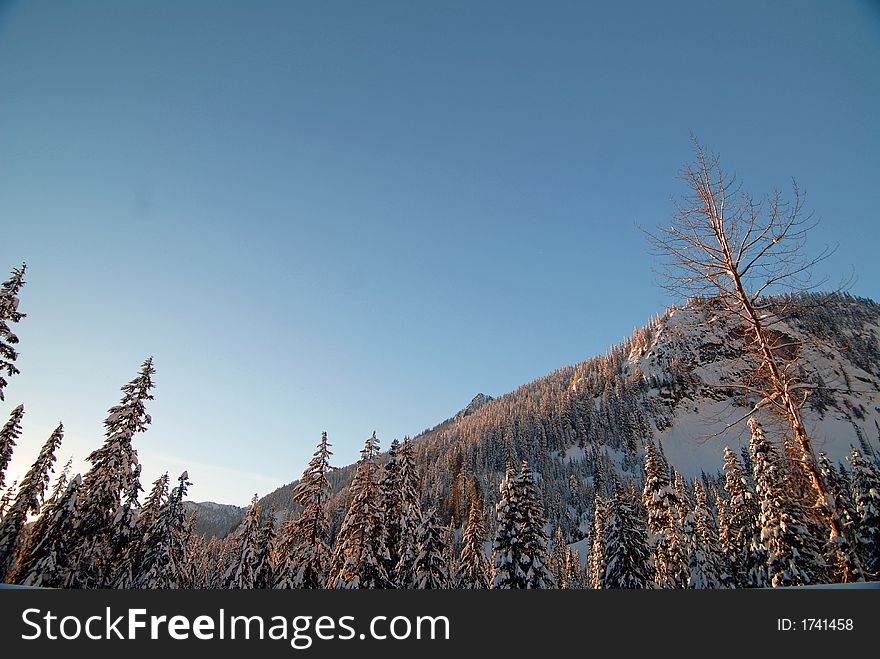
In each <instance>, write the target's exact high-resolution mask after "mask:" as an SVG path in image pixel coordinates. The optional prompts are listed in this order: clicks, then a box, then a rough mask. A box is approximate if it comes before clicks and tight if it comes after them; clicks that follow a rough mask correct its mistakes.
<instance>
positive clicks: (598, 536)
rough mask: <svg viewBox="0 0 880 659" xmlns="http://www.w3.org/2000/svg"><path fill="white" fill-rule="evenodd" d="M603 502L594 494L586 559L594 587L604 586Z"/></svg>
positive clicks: (597, 588) (604, 520) (600, 587)
mask: <svg viewBox="0 0 880 659" xmlns="http://www.w3.org/2000/svg"><path fill="white" fill-rule="evenodd" d="M605 507H606V506H605V502H604V501H602V497H601V496H599V495H598V494H597V495H596V500H595V504H594V505H593V532H592V533H591V534H590V556H589V561H588V569H589V580H590V585H591V586H592V587H593V588H594V589H596V590H599V589H602V588H604V587H605V522H606V519H605Z"/></svg>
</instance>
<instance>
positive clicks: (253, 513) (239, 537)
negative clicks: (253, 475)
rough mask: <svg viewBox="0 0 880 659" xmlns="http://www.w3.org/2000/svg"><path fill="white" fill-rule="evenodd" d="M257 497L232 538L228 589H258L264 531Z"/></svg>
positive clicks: (227, 573) (225, 577)
mask: <svg viewBox="0 0 880 659" xmlns="http://www.w3.org/2000/svg"><path fill="white" fill-rule="evenodd" d="M260 517H261V511H260V504H259V499H258V498H257V495H256V494H254V498H253V499H252V500H251V505H250V507H249V508H248V509H247V512H246V513H245V515H244V519H243V520H242V522H241V524H239V526H238V529H236V532H235V535H234V536H233V537H232V541H231V545H230V551H229V554H230V555H229V564H228V566H227V568H226V574H225V575H224V579H223V580H224V584H225V586H226V588H256V583H257V571H258V560H259V557H260V553H261V548H260V545H261V543H262V536H263V534H262V529H261V524H260Z"/></svg>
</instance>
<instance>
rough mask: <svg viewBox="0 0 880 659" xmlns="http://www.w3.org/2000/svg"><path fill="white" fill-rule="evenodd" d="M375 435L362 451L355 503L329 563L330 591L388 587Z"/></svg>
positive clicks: (353, 488)
mask: <svg viewBox="0 0 880 659" xmlns="http://www.w3.org/2000/svg"><path fill="white" fill-rule="evenodd" d="M378 452H379V440H378V439H376V433H375V432H374V433H373V435H372V436H371V437H370V438H369V439H368V440H367V442H366V444H365V445H364V448H363V450H362V451H361V459H360V460H359V461H358V464H357V470H356V472H355V476H354V479H353V480H352V482H351V495H352V501H351V505H350V506H349V508H348V512H347V513H346V515H345V519H343V521H342V527H341V528H340V530H339V536H338V537H337V539H336V547H335V549H334V551H333V558H332V560H331V562H330V575H329V578H328V581H327V584H328V587H329V588H342V589H353V588H387V587H389V586H390V585H391V580H390V579H389V577H388V573H387V571H386V569H385V566H386V565H387V564H388V560H389V555H388V549H387V547H386V546H385V535H384V532H383V529H382V520H381V507H380V506H381V502H380V498H379V484H378V480H377V473H376V472H377V471H378V466H377V465H376V455H377V454H378Z"/></svg>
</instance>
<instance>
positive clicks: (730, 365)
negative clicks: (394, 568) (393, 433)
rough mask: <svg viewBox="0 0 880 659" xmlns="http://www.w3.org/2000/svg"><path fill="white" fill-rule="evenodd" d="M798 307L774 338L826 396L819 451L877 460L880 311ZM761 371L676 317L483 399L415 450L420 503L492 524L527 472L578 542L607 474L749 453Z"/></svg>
mask: <svg viewBox="0 0 880 659" xmlns="http://www.w3.org/2000/svg"><path fill="white" fill-rule="evenodd" d="M778 302H779V304H780V305H782V304H783V303H785V302H786V300H783V299H780V300H779V301H778ZM798 302H800V306H801V308H800V309H799V311H798V313H797V314H795V315H793V316H790V317H788V316H787V317H786V318H787V319H786V321H785V322H783V323H780V324H778V325H776V326H775V327H774V329H775V331H776V332H778V334H777V335H776V336H777V337H778V338H779V339H780V341H782V342H784V343H796V344H798V346H799V347H798V348H797V349H798V350H799V351H800V352H799V358H800V363H801V364H802V370H801V372H800V376H801V378H802V379H803V380H804V381H805V382H809V383H811V384H813V385H816V386H817V387H818V388H817V389H816V391H815V392H814V393H813V394H812V395H810V396H809V398H808V400H807V402H806V405H805V412H804V414H805V419H806V422H807V425H808V429H809V431H810V432H811V436H812V438H813V441H814V444H815V447H816V450H817V451H825V452H827V453H828V454H829V456H830V457H831V458H832V459H833V460H835V461H840V460H841V459H843V457H844V455H846V454H847V453H848V452H849V448H850V446H859V447H860V448H862V450H863V451H864V452H866V453H867V454H868V455H869V456H871V457H874V458H875V459H876V458H877V455H878V454H880V442H878V437H880V393H878V392H880V305H878V304H876V303H875V302H872V301H870V300H865V299H856V298H852V297H849V296H839V295H832V296H827V295H820V294H813V295H809V296H806V297H803V298H799V299H798ZM755 368H756V360H755V358H754V357H753V356H752V352H751V348H750V341H749V338H748V336H747V335H744V334H743V332H742V330H741V328H739V327H738V326H737V324H736V323H734V322H732V321H731V320H730V319H729V317H728V316H725V315H722V314H720V313H719V312H718V310H717V309H716V308H715V307H713V304H712V303H711V302H707V301H700V300H697V301H692V302H691V303H689V304H688V305H687V306H684V307H674V308H671V309H669V310H667V311H666V312H665V313H664V314H663V315H661V316H659V317H657V318H655V319H653V320H652V321H651V322H650V323H649V324H648V325H647V326H645V327H644V328H642V329H640V330H637V331H636V332H634V334H633V336H631V337H629V338H627V339H626V340H624V341H623V342H622V343H621V344H620V345H618V346H615V347H613V348H612V349H611V350H610V351H609V352H608V354H606V355H601V356H597V357H593V358H591V359H588V360H586V361H584V362H581V363H579V364H575V365H573V366H566V367H563V368H560V369H558V370H557V371H554V372H552V373H550V374H549V375H547V376H545V377H543V378H539V379H538V380H535V381H534V382H531V383H528V384H526V385H523V386H522V387H519V388H518V389H516V390H515V391H512V392H510V393H508V394H506V395H504V396H500V397H498V398H495V399H492V398H490V397H488V396H484V395H482V394H480V395H478V396H476V397H475V398H474V399H473V401H472V402H471V403H470V404H469V405H468V406H467V407H466V408H465V409H464V410H462V411H461V412H459V413H458V414H456V415H454V416H453V417H451V418H450V419H449V420H447V421H445V422H443V423H441V424H439V425H438V426H437V427H435V428H433V429H431V430H429V431H426V432H425V433H423V434H422V435H420V436H418V437H417V438H416V440H415V443H414V449H415V458H416V461H417V465H418V467H419V469H420V474H421V480H422V483H421V485H422V491H423V496H424V497H425V502H426V503H429V504H430V505H432V506H434V505H437V506H438V507H439V508H440V511H441V515H442V516H443V517H444V518H445V519H446V520H448V518H449V517H450V516H453V517H455V518H456V519H460V518H461V516H462V514H463V513H464V512H465V511H464V509H463V507H464V506H466V505H467V497H466V496H463V493H464V491H465V489H466V488H467V487H469V486H468V485H467V484H468V483H471V486H473V485H474V484H476V486H477V487H479V488H480V489H481V491H482V492H483V493H484V495H485V499H486V507H487V512H489V513H490V514H491V510H492V505H493V504H494V502H495V499H496V498H497V492H498V490H497V487H498V482H499V481H500V479H501V476H502V474H503V471H504V468H505V465H506V464H507V462H508V461H518V460H521V459H528V460H529V462H530V463H531V465H532V467H533V468H534V469H535V470H536V471H537V472H538V474H539V477H540V482H541V489H542V494H543V497H544V506H545V510H546V511H547V515H548V523H550V524H551V525H552V526H555V525H557V524H558V525H560V526H562V528H563V530H564V531H565V532H566V534H568V535H569V536H570V537H571V536H573V537H580V532H582V531H583V530H584V526H583V524H584V522H585V520H586V519H587V518H588V515H587V513H588V511H589V509H590V507H591V505H592V498H593V494H594V488H595V486H596V484H597V482H599V481H601V479H602V478H605V477H607V473H608V472H609V470H616V471H618V472H622V473H626V474H628V475H630V476H632V477H635V478H637V479H638V478H640V475H641V468H642V460H643V456H644V446H645V443H646V442H647V441H654V442H659V443H660V444H661V445H662V448H663V450H664V452H665V454H666V456H667V458H668V459H669V462H670V463H671V464H672V465H673V466H675V467H676V468H677V469H679V470H680V471H681V472H682V473H684V474H685V475H686V476H688V477H698V476H700V475H701V473H703V472H706V473H707V474H709V475H714V474H717V472H718V471H719V469H720V467H721V464H722V455H723V449H724V447H725V446H727V445H729V446H731V447H733V448H737V447H739V446H742V445H743V444H744V443H745V442H746V441H747V436H746V431H745V424H744V423H739V424H737V425H735V426H734V427H732V428H730V429H727V430H725V428H726V426H727V425H728V424H731V423H732V422H734V421H736V420H737V419H739V418H741V417H742V416H743V415H745V413H746V412H747V411H748V410H749V409H750V408H751V406H752V405H754V403H755V401H756V397H755V396H754V395H750V394H749V393H748V392H747V391H745V390H744V389H743V387H742V385H743V383H744V382H746V381H749V380H750V378H754V375H755ZM759 417H760V418H762V420H763V422H764V424H765V427H766V429H767V431H768V435H769V436H771V437H776V438H777V439H778V438H780V437H781V436H782V433H783V432H784V430H785V428H784V425H782V424H780V423H779V422H778V421H777V420H776V419H775V418H774V417H773V416H771V415H770V414H769V413H767V412H760V413H759ZM390 439H391V438H382V440H383V445H384V446H387V444H388V441H390ZM353 472H354V469H353V466H349V467H344V468H342V469H340V470H337V471H335V472H333V474H332V475H331V483H332V486H333V490H334V492H335V494H334V498H333V499H332V501H331V504H332V505H333V506H334V509H335V511H339V510H341V509H342V508H343V507H344V506H346V505H347V501H348V498H347V495H348V493H347V489H348V488H347V486H348V483H349V482H350V479H351V477H352V475H353ZM603 474H605V475H606V476H603ZM291 489H292V484H289V485H285V486H282V487H280V488H279V489H278V490H276V491H275V492H273V493H271V494H270V495H268V496H267V497H265V498H264V500H263V503H264V504H266V505H267V506H268V507H273V508H275V509H276V510H279V511H283V510H285V509H289V507H290V494H291ZM338 517H339V515H338V512H335V513H334V519H336V520H337V521H338Z"/></svg>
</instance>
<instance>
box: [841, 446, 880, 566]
mask: <svg viewBox="0 0 880 659" xmlns="http://www.w3.org/2000/svg"><path fill="white" fill-rule="evenodd" d="M849 462H850V465H851V466H852V473H851V474H850V480H851V482H852V497H853V500H854V503H855V517H856V539H857V542H858V545H859V546H858V548H859V552H860V554H861V556H862V560H863V561H864V566H865V571H866V572H867V574H868V577H869V578H871V579H875V580H876V579H880V469H878V468H877V467H876V465H874V464H872V463H871V462H868V460H866V459H865V457H864V456H863V455H862V454H861V453H860V452H859V451H858V450H857V449H855V448H854V449H852V452H851V454H850V455H849Z"/></svg>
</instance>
